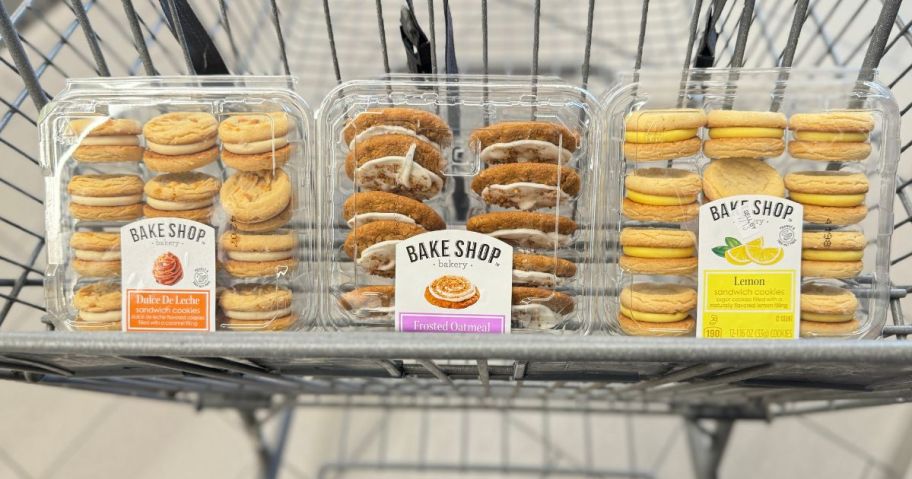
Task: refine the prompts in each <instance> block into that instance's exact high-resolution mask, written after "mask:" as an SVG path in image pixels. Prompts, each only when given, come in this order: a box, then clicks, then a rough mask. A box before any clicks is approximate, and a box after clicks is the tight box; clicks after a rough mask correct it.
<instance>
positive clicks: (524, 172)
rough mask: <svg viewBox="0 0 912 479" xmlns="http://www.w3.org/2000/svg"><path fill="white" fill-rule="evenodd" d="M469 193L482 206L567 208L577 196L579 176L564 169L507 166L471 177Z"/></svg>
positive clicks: (542, 164)
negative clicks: (482, 204) (477, 199)
mask: <svg viewBox="0 0 912 479" xmlns="http://www.w3.org/2000/svg"><path fill="white" fill-rule="evenodd" d="M472 190H473V191H474V192H475V193H476V194H477V195H479V196H481V199H483V200H484V201H485V202H486V203H489V204H492V205H497V206H500V207H503V208H516V209H520V210H526V211H528V210H534V209H539V208H555V207H562V206H566V205H568V204H569V202H570V200H572V199H573V198H575V197H576V195H578V194H579V190H580V177H579V175H578V174H577V173H576V170H574V169H573V168H569V167H566V166H558V165H551V164H546V163H508V164H504V165H495V166H492V167H490V168H486V169H484V170H482V171H481V172H480V173H478V174H477V175H475V178H474V179H473V180H472Z"/></svg>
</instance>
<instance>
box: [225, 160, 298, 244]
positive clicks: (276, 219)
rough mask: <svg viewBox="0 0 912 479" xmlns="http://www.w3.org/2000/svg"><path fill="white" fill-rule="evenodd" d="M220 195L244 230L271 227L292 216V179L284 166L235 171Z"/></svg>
mask: <svg viewBox="0 0 912 479" xmlns="http://www.w3.org/2000/svg"><path fill="white" fill-rule="evenodd" d="M219 199H220V201H221V203H222V208H224V209H225V211H227V212H228V214H229V215H231V223H232V224H233V225H234V226H235V227H236V228H237V229H239V230H241V231H254V232H263V231H271V230H274V229H276V228H280V227H282V226H284V225H285V224H286V223H287V222H288V220H289V219H291V213H292V212H291V180H289V179H288V175H287V174H285V172H284V171H282V170H275V171H272V170H261V171H241V172H238V173H235V174H234V175H232V176H231V177H229V178H228V179H227V180H226V181H225V184H223V185H222V189H221V191H220V192H219Z"/></svg>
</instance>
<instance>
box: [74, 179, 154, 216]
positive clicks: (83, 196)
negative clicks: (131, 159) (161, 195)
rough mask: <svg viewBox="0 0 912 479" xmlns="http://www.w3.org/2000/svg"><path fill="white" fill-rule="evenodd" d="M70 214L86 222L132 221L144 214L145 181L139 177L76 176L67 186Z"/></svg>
mask: <svg viewBox="0 0 912 479" xmlns="http://www.w3.org/2000/svg"><path fill="white" fill-rule="evenodd" d="M67 193H69V194H70V214H71V215H73V217H74V218H76V219H79V220H85V221H129V220H135V219H137V218H139V217H140V216H142V214H143V203H142V201H143V181H142V178H140V177H139V176H136V175H76V176H74V177H73V178H71V179H70V182H69V184H67Z"/></svg>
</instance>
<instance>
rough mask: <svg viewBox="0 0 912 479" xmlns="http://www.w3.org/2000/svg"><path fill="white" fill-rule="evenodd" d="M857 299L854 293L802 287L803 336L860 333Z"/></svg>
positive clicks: (811, 285)
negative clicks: (856, 316) (856, 315)
mask: <svg viewBox="0 0 912 479" xmlns="http://www.w3.org/2000/svg"><path fill="white" fill-rule="evenodd" d="M857 310H858V299H857V298H856V297H855V294H853V293H852V292H851V291H849V290H847V289H843V288H838V287H836V286H829V285H824V284H815V283H810V284H805V285H803V286H802V287H801V325H800V329H801V336H802V337H813V336H842V335H847V334H852V333H854V332H856V331H858V329H859V327H860V323H859V322H858V320H857V319H855V312H856V311H857Z"/></svg>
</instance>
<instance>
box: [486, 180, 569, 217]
mask: <svg viewBox="0 0 912 479" xmlns="http://www.w3.org/2000/svg"><path fill="white" fill-rule="evenodd" d="M481 197H482V198H484V200H485V201H486V202H488V203H493V204H497V205H503V204H510V205H514V206H516V207H517V208H519V209H521V210H532V209H536V208H554V207H555V205H557V206H563V205H566V204H567V203H568V202H569V201H570V195H568V194H567V193H564V191H563V190H561V189H560V188H559V187H557V186H551V185H542V184H540V183H528V182H523V181H518V182H516V183H509V184H506V185H489V186H486V187H485V189H484V190H482V191H481Z"/></svg>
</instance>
